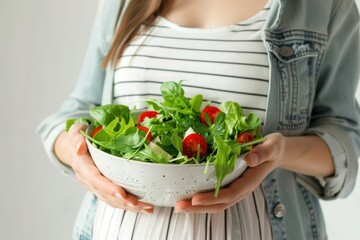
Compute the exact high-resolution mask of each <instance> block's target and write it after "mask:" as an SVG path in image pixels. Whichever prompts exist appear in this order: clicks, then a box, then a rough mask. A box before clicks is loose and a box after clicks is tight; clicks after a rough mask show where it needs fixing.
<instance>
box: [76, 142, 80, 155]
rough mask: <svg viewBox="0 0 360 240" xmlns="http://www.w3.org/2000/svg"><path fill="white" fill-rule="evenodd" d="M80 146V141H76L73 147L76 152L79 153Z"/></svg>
mask: <svg viewBox="0 0 360 240" xmlns="http://www.w3.org/2000/svg"><path fill="white" fill-rule="evenodd" d="M80 147H81V142H78V143H76V147H75V150H76V153H79V150H80Z"/></svg>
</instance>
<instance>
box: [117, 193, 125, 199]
mask: <svg viewBox="0 0 360 240" xmlns="http://www.w3.org/2000/svg"><path fill="white" fill-rule="evenodd" d="M115 197H116V198H119V199H121V200H124V198H123V196H122V195H121V194H120V193H115Z"/></svg>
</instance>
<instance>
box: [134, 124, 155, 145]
mask: <svg viewBox="0 0 360 240" xmlns="http://www.w3.org/2000/svg"><path fill="white" fill-rule="evenodd" d="M136 127H137V128H138V129H139V130H141V131H144V132H145V133H146V134H147V132H149V129H148V128H147V127H144V126H136ZM147 139H148V141H149V142H150V141H151V139H152V135H151V132H149V134H148V135H147Z"/></svg>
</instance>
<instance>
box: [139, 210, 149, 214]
mask: <svg viewBox="0 0 360 240" xmlns="http://www.w3.org/2000/svg"><path fill="white" fill-rule="evenodd" d="M140 212H141V213H146V214H151V212H148V211H146V210H144V209H141V210H140Z"/></svg>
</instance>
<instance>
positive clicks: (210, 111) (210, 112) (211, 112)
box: [200, 106, 221, 125]
mask: <svg viewBox="0 0 360 240" xmlns="http://www.w3.org/2000/svg"><path fill="white" fill-rule="evenodd" d="M220 112H221V111H220V109H218V108H217V107H214V106H208V107H205V108H204V109H203V110H202V111H201V116H200V117H201V122H202V123H203V124H205V125H208V124H207V122H206V120H205V113H207V114H208V115H209V117H210V120H211V123H214V121H215V118H216V117H217V115H219V113H220Z"/></svg>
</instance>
